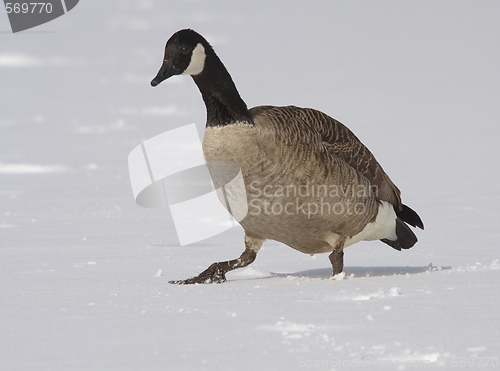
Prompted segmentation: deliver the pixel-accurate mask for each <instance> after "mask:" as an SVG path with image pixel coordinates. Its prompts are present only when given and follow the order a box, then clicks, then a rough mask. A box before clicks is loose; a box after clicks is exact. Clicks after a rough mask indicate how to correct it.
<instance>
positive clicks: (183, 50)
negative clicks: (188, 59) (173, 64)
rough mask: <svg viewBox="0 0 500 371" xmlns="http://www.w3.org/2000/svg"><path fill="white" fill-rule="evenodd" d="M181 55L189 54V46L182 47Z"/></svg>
mask: <svg viewBox="0 0 500 371" xmlns="http://www.w3.org/2000/svg"><path fill="white" fill-rule="evenodd" d="M181 53H182V54H188V53H189V48H188V47H187V46H181Z"/></svg>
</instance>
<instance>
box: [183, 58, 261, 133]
mask: <svg viewBox="0 0 500 371" xmlns="http://www.w3.org/2000/svg"><path fill="white" fill-rule="evenodd" d="M206 54H207V55H206V60H205V67H204V69H203V71H202V72H201V73H200V74H198V75H194V76H193V80H194V82H195V83H196V85H197V86H198V89H200V92H201V95H202V97H203V101H204V102H205V106H206V108H207V127H209V126H224V125H230V124H234V123H247V124H253V120H252V118H251V116H250V113H249V112H248V108H247V105H246V104H245V102H244V101H243V99H241V97H240V94H239V93H238V90H236V86H235V85H234V82H233V80H232V79H231V75H229V72H227V69H226V67H224V65H223V64H222V62H221V60H220V59H219V57H217V55H216V54H215V52H214V51H213V50H212V49H209V50H206Z"/></svg>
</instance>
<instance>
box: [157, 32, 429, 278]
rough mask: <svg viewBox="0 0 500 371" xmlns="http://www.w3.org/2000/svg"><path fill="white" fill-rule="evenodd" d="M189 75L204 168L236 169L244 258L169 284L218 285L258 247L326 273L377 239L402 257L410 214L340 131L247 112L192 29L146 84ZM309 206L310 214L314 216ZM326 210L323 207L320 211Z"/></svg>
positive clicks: (278, 110)
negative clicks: (282, 249)
mask: <svg viewBox="0 0 500 371" xmlns="http://www.w3.org/2000/svg"><path fill="white" fill-rule="evenodd" d="M173 75H191V77H192V78H193V80H194V82H195V83H196V85H197V86H198V88H199V90H200V92H201V95H202V97H203V100H204V102H205V106H206V109H207V123H206V131H205V136H204V139H203V152H204V155H205V159H206V161H207V166H208V168H209V170H210V172H211V175H212V177H213V176H214V174H213V168H211V163H216V162H217V161H226V162H233V163H236V164H237V165H238V166H239V168H240V169H241V172H242V174H243V179H244V182H245V188H246V194H247V202H248V205H249V212H248V214H247V216H246V217H245V218H244V219H243V220H241V222H240V224H241V225H242V226H243V229H244V230H245V251H244V252H243V253H242V255H241V256H240V257H239V258H238V259H234V260H229V261H225V262H219V263H213V264H212V265H211V266H210V267H209V268H207V269H206V270H205V271H203V272H202V273H200V274H199V275H198V276H196V277H194V278H189V279H186V280H181V281H171V283H177V284H192V283H212V282H216V283H221V282H224V281H226V277H225V274H226V273H227V272H228V271H230V270H233V269H236V268H241V267H245V266H247V265H249V264H250V263H252V262H253V261H254V260H255V258H256V256H257V252H258V251H259V249H260V247H261V245H262V243H263V242H264V241H265V240H266V239H272V240H276V241H279V242H282V243H285V244H287V245H288V246H290V247H292V248H294V249H296V250H298V251H301V252H303V253H307V254H316V253H330V255H329V258H330V262H331V264H332V267H333V274H334V275H336V274H338V273H341V272H342V269H343V255H344V253H343V249H344V248H345V247H346V246H349V245H352V244H354V243H356V242H359V241H361V240H381V241H383V242H385V243H386V244H388V245H390V246H391V247H393V248H394V249H396V250H401V249H409V248H410V247H412V246H413V245H414V244H415V243H416V242H417V237H416V236H415V234H414V233H413V232H412V231H411V230H410V228H409V227H408V225H407V224H409V225H411V226H413V227H419V228H421V229H423V228H424V225H423V223H422V220H421V219H420V217H419V216H418V215H417V213H416V212H415V211H413V210H412V209H410V208H409V207H408V206H406V205H404V204H402V203H401V197H400V191H399V189H398V188H397V187H396V186H395V185H394V183H393V182H392V181H391V179H390V178H389V176H388V175H387V174H386V173H385V172H384V170H383V169H382V167H381V166H380V164H379V163H378V162H377V160H376V159H375V157H374V156H373V155H372V153H371V152H370V151H369V150H368V149H367V148H366V147H365V146H364V145H363V143H361V142H360V140H359V139H358V138H357V137H356V136H355V135H354V134H353V133H352V132H351V131H350V130H349V129H348V128H347V127H345V126H344V125H342V124H341V123H340V122H338V121H337V120H335V119H333V118H331V117H329V116H327V115H326V114H324V113H322V112H319V111H316V110H314V109H310V108H298V107H295V106H288V107H273V106H259V107H255V108H252V109H250V110H248V109H247V106H246V104H245V102H244V101H243V100H242V99H241V97H240V95H239V93H238V91H237V90H236V86H235V85H234V82H233V80H232V79H231V76H230V75H229V73H228V71H227V70H226V68H225V67H224V65H223V64H222V62H221V60H220V59H219V58H218V57H217V55H216V54H215V52H214V50H213V48H212V47H211V46H210V44H209V43H208V42H207V41H206V40H205V38H203V36H201V35H200V34H198V33H196V32H195V31H193V30H190V29H184V30H180V31H178V32H176V33H175V34H173V35H172V36H171V37H170V39H169V40H168V41H167V44H166V46H165V55H164V60H163V64H162V66H161V68H160V70H159V72H158V74H157V75H156V77H155V78H154V79H153V80H152V81H151V85H152V86H157V85H158V84H160V83H161V82H162V81H163V80H165V79H168V78H169V77H171V76H173ZM313 206H314V207H313ZM327 206H328V207H327Z"/></svg>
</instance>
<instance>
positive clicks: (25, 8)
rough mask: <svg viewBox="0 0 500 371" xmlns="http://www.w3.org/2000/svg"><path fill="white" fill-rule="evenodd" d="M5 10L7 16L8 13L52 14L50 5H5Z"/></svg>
mask: <svg viewBox="0 0 500 371" xmlns="http://www.w3.org/2000/svg"><path fill="white" fill-rule="evenodd" d="M5 10H7V14H10V13H15V14H19V13H23V14H26V13H35V12H37V13H39V14H41V13H43V12H45V13H52V4H51V3H5Z"/></svg>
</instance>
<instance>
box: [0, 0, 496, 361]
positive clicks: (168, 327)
mask: <svg viewBox="0 0 500 371" xmlns="http://www.w3.org/2000/svg"><path fill="white" fill-rule="evenodd" d="M499 15H500V3H499V2H498V1H493V0H492V1H482V0H479V1H439V2H437V1H404V2H402V1H371V2H367V1H317V2H310V1H288V2H278V1H276V2H270V1H260V0H259V1H248V2H245V3H241V2H235V1H233V2H230V1H155V2H153V1H146V0H140V1H139V0H138V1H124V0H120V1H96V0H82V1H80V3H79V4H78V5H77V6H76V7H75V8H74V9H73V10H72V11H70V12H69V13H68V14H66V15H65V16H63V17H61V18H59V19H56V20H54V21H53V22H50V23H48V24H46V25H43V26H40V27H37V28H35V29H32V30H28V31H25V32H21V33H18V34H12V33H11V31H10V26H9V24H8V19H7V14H6V12H5V11H4V9H0V333H1V335H0V369H1V370H174V369H176V370H205V369H206V370H255V369H263V370H294V369H313V368H314V369H329V370H330V369H342V368H346V367H344V365H342V364H340V366H341V367H338V366H339V363H340V362H351V363H350V366H349V367H351V368H354V367H357V366H359V364H356V363H352V362H358V361H359V362H361V361H363V362H364V361H367V362H368V361H370V360H375V362H388V360H390V361H391V362H393V363H392V365H393V368H394V365H397V366H399V367H400V369H411V368H416V367H415V366H418V365H419V363H418V362H427V361H429V362H430V366H431V367H438V366H443V365H445V364H446V365H448V367H450V366H451V365H452V362H456V361H457V360H458V359H460V357H465V358H464V359H466V360H467V361H468V362H472V364H474V365H475V366H478V365H479V366H481V365H485V362H486V359H481V358H478V357H499V356H500V351H499V349H500V335H499V334H500V332H499V328H500V326H499V315H498V307H499V304H500V299H499V296H500V288H499V278H500V263H499V262H498V259H499V255H500V253H499V248H500V246H499V245H500V243H499V242H500V232H499V226H500V217H499V211H498V210H499V208H500V184H499V181H500V173H499V172H500V171H499V160H500V151H499V148H498V144H497V141H498V137H499V134H500V129H499V117H500V104H499V102H500V72H499V67H498V66H500V51H499V45H500V43H499V38H500V36H499V35H500V22H498V18H499ZM186 27H190V28H193V29H195V30H197V31H198V32H200V33H202V34H203V35H204V36H205V37H206V38H207V39H208V40H209V41H210V42H211V43H212V45H213V46H214V48H215V50H216V52H217V53H218V55H219V56H220V57H221V59H222V61H223V62H224V63H225V65H226V67H227V68H228V70H229V72H230V73H231V74H232V76H233V78H234V80H235V83H236V86H237V87H238V89H239V91H240V94H241V96H242V97H243V99H244V100H245V101H246V102H247V104H248V106H249V107H253V106H255V105H261V104H272V105H288V104H294V105H298V106H305V107H313V108H317V109H320V110H322V111H324V112H325V113H327V114H329V115H331V116H333V117H335V118H337V119H338V120H340V121H342V122H343V123H344V124H346V125H347V126H348V127H350V128H351V129H352V130H353V131H354V132H355V133H356V135H357V136H358V137H359V138H360V139H361V140H362V141H363V142H364V143H365V144H366V145H367V146H368V147H369V148H370V149H371V151H372V152H373V153H374V154H375V155H376V156H377V159H378V160H379V162H380V163H381V164H382V165H383V166H384V169H385V170H386V171H387V172H388V173H389V175H390V176H391V178H392V179H393V181H394V182H395V183H396V184H397V185H398V186H399V188H400V189H401V190H402V195H403V201H404V202H405V203H406V204H408V205H409V206H411V207H412V208H414V209H415V210H416V211H418V213H419V214H420V216H421V217H422V219H423V220H424V223H425V226H426V230H425V231H417V234H418V236H419V239H420V241H419V242H418V243H417V245H415V247H413V248H412V249H411V250H408V251H403V252H397V251H395V250H393V249H391V248H390V247H388V246H387V245H385V244H382V243H380V242H371V243H360V244H357V245H355V246H353V247H349V248H348V249H346V254H345V266H346V268H345V271H346V274H347V277H346V279H344V280H343V281H334V280H329V276H330V274H331V267H330V263H329V260H328V257H327V255H318V256H315V257H313V258H311V257H310V256H308V255H303V254H301V253H299V252H296V251H294V250H292V249H290V248H288V247H286V246H283V245H281V244H279V243H276V242H273V241H268V242H266V243H265V244H264V247H263V249H262V251H261V252H260V253H259V255H258V257H257V260H256V262H255V263H254V264H252V265H251V266H250V267H249V268H247V269H245V270H241V271H239V272H238V271H236V272H232V273H229V274H228V282H227V283H225V284H223V285H199V286H174V285H170V284H168V280H170V279H182V278H188V277H191V276H194V275H196V274H198V273H199V272H200V271H202V270H203V269H205V268H206V267H208V265H210V264H211V263H212V262H214V261H221V260H226V259H231V258H235V257H237V256H239V255H240V253H241V252H242V251H243V248H244V246H243V231H242V230H241V229H237V228H234V229H232V230H230V231H228V232H225V233H224V234H221V235H218V236H216V237H213V238H211V239H209V240H206V241H203V242H202V243H197V244H193V245H189V246H185V247H180V246H179V243H178V240H177V236H176V234H175V230H174V226H173V222H172V219H171V216H170V214H168V212H167V213H162V212H161V211H159V210H153V209H143V208H140V207H139V206H137V205H135V203H134V199H133V195H132V190H131V187H130V182H129V175H128V169H127V156H128V153H129V152H130V151H131V150H132V149H133V148H134V147H136V146H137V145H138V144H140V143H141V142H142V141H144V140H146V139H148V138H150V137H153V136H155V135H157V134H160V133H162V132H164V131H166V130H169V129H172V128H175V127H178V126H182V125H186V124H190V123H192V122H195V123H196V124H197V125H198V127H199V128H200V129H201V128H203V125H204V121H205V108H204V105H203V102H202V100H201V96H200V94H199V92H198V90H197V88H196V86H195V85H194V83H193V82H192V80H191V78H189V77H187V76H179V77H174V78H172V79H170V80H168V81H166V82H165V83H163V84H162V85H160V86H159V87H157V88H155V89H153V88H151V87H150V86H149V81H150V80H151V79H152V78H153V77H154V76H155V75H156V72H157V70H158V69H159V67H160V64H161V61H162V56H163V47H164V44H165V42H166V40H167V39H168V38H169V37H170V35H171V34H172V33H174V32H175V31H177V30H179V29H181V28H186ZM431 263H432V265H433V266H434V267H440V268H439V269H438V270H433V271H428V269H427V267H428V266H429V264H431ZM159 270H161V272H159ZM349 276H350V279H349ZM474 357H476V358H474ZM410 361H414V362H416V363H414V364H413V365H412V364H411V362H410ZM404 362H406V363H404ZM479 362H482V363H481V364H479ZM491 362H492V361H491V360H490V366H491ZM384 365H385V366H384V367H389V365H390V364H387V363H385V364H384ZM367 366H372V367H376V366H377V364H376V363H375V364H374V363H370V362H368V363H367ZM378 366H379V369H380V368H381V367H382V366H380V363H379V364H378ZM499 367H500V366H499Z"/></svg>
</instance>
